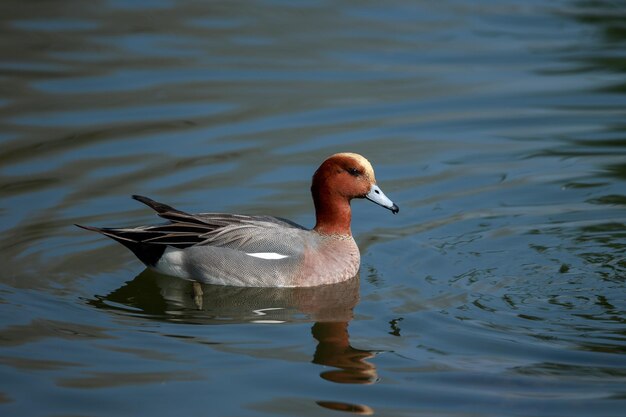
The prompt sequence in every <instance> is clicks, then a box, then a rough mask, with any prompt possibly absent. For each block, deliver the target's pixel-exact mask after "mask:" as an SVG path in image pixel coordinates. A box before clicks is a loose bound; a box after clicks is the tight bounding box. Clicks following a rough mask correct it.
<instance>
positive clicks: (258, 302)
mask: <svg viewBox="0 0 626 417" xmlns="http://www.w3.org/2000/svg"><path fill="white" fill-rule="evenodd" d="M201 287H202V295H201V296H200V297H201V302H198V301H199V300H198V299H197V298H196V297H197V296H196V295H195V291H194V287H193V285H192V283H191V282H189V281H184V280H181V279H177V278H173V277H168V276H165V275H160V274H157V273H154V272H151V271H149V270H145V271H144V272H142V273H141V274H140V275H138V276H137V277H136V278H135V279H134V280H133V281H130V282H127V283H126V284H125V285H124V286H123V287H121V288H119V289H117V290H115V291H113V292H111V293H110V294H108V295H106V296H104V297H97V298H96V299H94V300H90V301H89V303H91V304H93V305H95V306H97V307H98V308H105V309H111V310H113V311H119V312H121V313H124V314H142V315H145V317H146V318H149V319H159V320H172V321H175V322H182V323H194V324H235V323H258V324H279V323H286V322H294V321H304V322H311V321H314V322H315V324H314V325H313V327H312V329H311V332H312V334H313V337H314V338H315V339H316V340H317V342H318V345H317V348H316V349H315V354H314V355H313V363H316V364H319V365H325V366H330V367H334V368H338V369H337V370H333V371H324V372H322V373H321V376H322V378H324V379H327V380H329V381H333V382H339V383H354V384H369V383H373V382H375V381H376V378H377V375H376V367H375V366H374V365H372V364H371V363H368V362H367V361H366V359H368V358H372V357H373V356H374V354H373V353H372V352H371V351H366V350H360V349H355V348H353V347H352V346H351V345H350V337H349V334H348V325H349V323H350V320H352V317H353V310H354V308H355V307H356V305H357V303H358V301H359V287H360V282H359V277H358V276H357V277H355V278H353V279H351V280H349V281H346V282H342V283H338V284H334V285H324V286H320V287H312V288H310V287H306V288H245V287H227V286H220V285H205V284H203V285H201Z"/></svg>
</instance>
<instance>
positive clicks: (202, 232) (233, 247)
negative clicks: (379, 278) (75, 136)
mask: <svg viewBox="0 0 626 417" xmlns="http://www.w3.org/2000/svg"><path fill="white" fill-rule="evenodd" d="M311 193H312V195H313V202H314V204H315V216H316V224H315V227H314V228H313V229H311V230H309V229H306V228H304V227H302V226H300V225H297V224H295V223H293V222H290V221H288V220H285V219H280V218H277V217H272V216H245V215H238V214H228V213H201V214H189V213H185V212H183V211H180V210H177V209H175V208H173V207H170V206H168V205H165V204H162V203H158V202H156V201H154V200H151V199H149V198H147V197H142V196H133V198H135V199H136V200H138V201H140V202H142V203H144V204H146V205H148V206H149V207H150V208H152V209H153V210H155V211H156V212H157V214H158V215H159V216H160V217H162V218H164V219H166V220H168V221H169V222H168V223H165V224H160V225H154V226H138V227H126V228H105V229H101V228H96V227H91V226H80V227H83V228H85V229H88V230H93V231H96V232H99V233H102V234H104V235H105V236H108V237H110V238H112V239H114V240H116V241H118V242H120V243H121V244H123V245H124V246H126V247H127V248H129V249H130V250H131V251H133V253H134V254H135V255H136V256H137V257H138V258H139V259H140V260H141V261H142V262H143V263H144V264H145V265H146V266H148V267H149V268H152V269H154V270H155V271H159V272H161V273H164V274H168V275H172V276H176V277H179V278H185V279H190V280H195V281H198V282H202V283H207V284H221V285H231V286H240V287H311V286H317V285H327V284H333V283H337V282H341V281H345V280H349V279H350V278H352V277H353V276H354V275H355V274H356V273H357V272H358V270H359V263H360V254H359V248H358V247H357V245H356V243H355V241H354V239H353V238H352V233H351V231H350V221H351V209H350V200H352V199H353V198H367V199H368V200H371V201H373V202H375V203H377V204H379V205H381V206H383V207H385V208H388V209H389V210H391V211H392V212H393V213H397V212H398V210H399V209H398V206H396V205H395V204H394V203H393V202H392V201H391V200H390V199H388V198H387V197H386V196H385V194H383V192H382V190H381V189H380V188H379V187H378V186H377V185H376V179H375V177H374V169H373V168H372V165H371V164H370V163H369V161H368V160H367V159H365V158H364V157H362V156H361V155H358V154H353V153H340V154H335V155H332V156H331V157H329V158H328V159H326V160H325V161H324V162H323V163H322V165H320V167H319V168H318V169H317V171H316V172H315V174H314V175H313V184H312V186H311Z"/></svg>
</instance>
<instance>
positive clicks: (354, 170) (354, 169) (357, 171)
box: [348, 168, 361, 177]
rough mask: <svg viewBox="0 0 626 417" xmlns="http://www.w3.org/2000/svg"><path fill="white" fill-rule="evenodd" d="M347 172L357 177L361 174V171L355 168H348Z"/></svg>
mask: <svg viewBox="0 0 626 417" xmlns="http://www.w3.org/2000/svg"><path fill="white" fill-rule="evenodd" d="M348 173H349V174H350V175H354V176H355V177H358V176H359V175H361V173H360V172H359V170H358V169H356V168H348Z"/></svg>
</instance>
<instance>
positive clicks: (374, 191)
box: [365, 184, 400, 214]
mask: <svg viewBox="0 0 626 417" xmlns="http://www.w3.org/2000/svg"><path fill="white" fill-rule="evenodd" d="M365 198H367V199H368V200H369V201H373V202H374V203H376V204H378V205H379V206H383V207H384V208H386V209H389V210H391V212H392V213H393V214H396V213H398V212H399V211H400V208H399V207H398V206H396V205H395V204H394V202H393V201H391V200H390V199H389V198H387V196H386V195H385V193H383V191H382V190H381V189H380V188H379V187H378V185H376V184H374V185H372V188H370V191H369V193H367V194H366V195H365Z"/></svg>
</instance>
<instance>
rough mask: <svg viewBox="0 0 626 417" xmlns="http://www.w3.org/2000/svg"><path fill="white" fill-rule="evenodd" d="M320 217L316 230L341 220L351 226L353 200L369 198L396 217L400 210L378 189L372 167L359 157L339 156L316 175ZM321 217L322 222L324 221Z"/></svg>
mask: <svg viewBox="0 0 626 417" xmlns="http://www.w3.org/2000/svg"><path fill="white" fill-rule="evenodd" d="M311 193H312V194H313V201H314V202H315V209H316V213H317V225H316V229H319V228H320V224H321V222H320V220H321V221H322V223H329V222H330V220H331V219H332V220H333V221H334V222H338V221H339V220H341V218H342V216H343V219H344V220H345V219H346V218H347V221H348V224H349V222H350V200H352V199H353V198H367V199H368V200H370V201H373V202H374V203H376V204H378V205H381V206H383V207H385V208H387V209H389V210H391V212H392V213H393V214H396V213H398V211H400V209H399V208H398V206H397V205H396V204H394V202H393V201H391V200H390V199H389V198H387V196H386V195H385V194H384V193H383V192H382V190H381V189H380V187H378V185H376V176H375V175H374V168H372V164H370V162H369V161H368V160H367V159H366V158H365V157H363V156H362V155H359V154H356V153H349V152H344V153H337V154H334V155H331V156H330V157H328V158H327V159H326V160H325V161H324V162H322V165H320V167H319V168H318V169H317V171H315V174H314V175H313V184H312V186H311ZM320 215H321V218H320Z"/></svg>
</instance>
